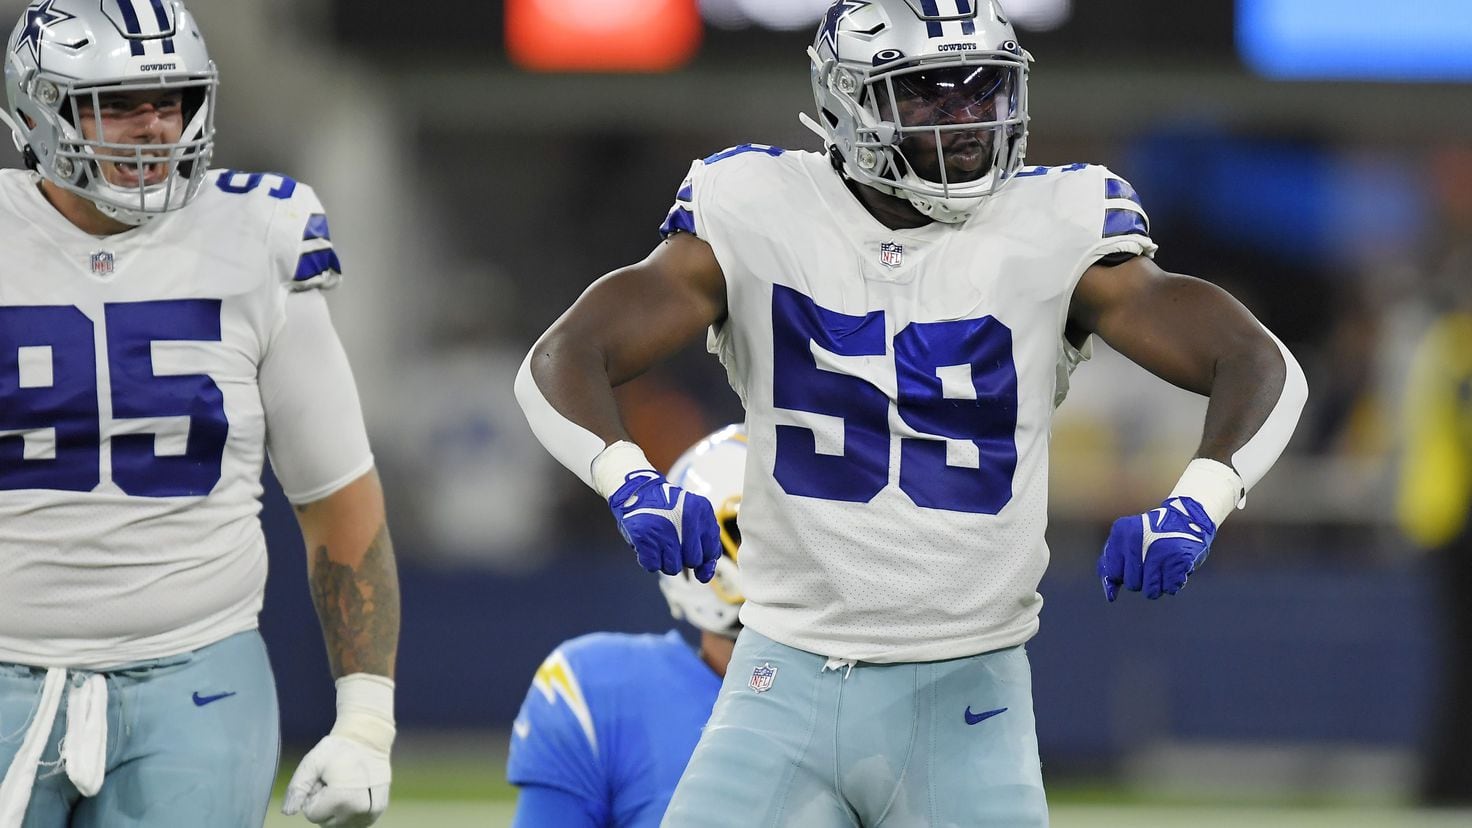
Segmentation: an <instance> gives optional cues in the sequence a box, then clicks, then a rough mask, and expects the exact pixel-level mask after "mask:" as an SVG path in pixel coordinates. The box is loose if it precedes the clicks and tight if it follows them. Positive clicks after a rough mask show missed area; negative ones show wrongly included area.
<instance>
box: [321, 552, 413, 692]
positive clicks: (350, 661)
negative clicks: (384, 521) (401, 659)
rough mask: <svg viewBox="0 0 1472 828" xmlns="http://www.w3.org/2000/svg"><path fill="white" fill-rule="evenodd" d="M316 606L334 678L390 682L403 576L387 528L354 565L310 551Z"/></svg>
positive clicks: (396, 642)
mask: <svg viewBox="0 0 1472 828" xmlns="http://www.w3.org/2000/svg"><path fill="white" fill-rule="evenodd" d="M311 582H312V603H313V604H315V605H316V607H317V617H318V618H319V619H321V621H322V637H323V638H324V639H326V641H327V658H328V660H329V661H330V662H331V664H332V675H333V676H334V677H335V678H341V677H343V676H346V675H350V674H352V673H373V674H375V675H380V676H389V677H392V676H393V674H394V659H395V654H396V652H397V650H398V646H399V575H398V571H397V569H396V567H395V565H394V549H393V542H392V541H391V540H389V536H388V527H387V526H380V527H379V529H378V534H377V535H375V536H374V538H373V542H372V543H370V544H368V551H367V552H365V553H363V560H362V561H361V562H360V563H358V564H357V565H356V566H354V565H351V564H346V563H340V562H337V561H334V560H332V558H331V556H329V555H328V552H327V547H326V546H319V547H317V548H316V549H315V550H313V551H312V575H311Z"/></svg>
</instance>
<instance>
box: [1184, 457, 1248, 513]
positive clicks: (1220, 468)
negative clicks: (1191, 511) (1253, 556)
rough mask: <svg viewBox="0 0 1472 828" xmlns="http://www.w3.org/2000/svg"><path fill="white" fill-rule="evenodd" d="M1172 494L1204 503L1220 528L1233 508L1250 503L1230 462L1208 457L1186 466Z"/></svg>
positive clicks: (1197, 459)
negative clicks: (1228, 463) (1229, 464)
mask: <svg viewBox="0 0 1472 828" xmlns="http://www.w3.org/2000/svg"><path fill="white" fill-rule="evenodd" d="M1170 496H1171V497H1189V498H1191V499H1192V500H1195V501H1196V502H1197V503H1200V504H1201V507H1202V508H1203V509H1205V510H1206V514H1207V515H1208V516H1210V517H1211V522H1212V523H1215V524H1216V525H1217V528H1218V529H1220V528H1221V525H1222V521H1224V520H1226V519H1227V516H1228V515H1230V514H1232V510H1233V509H1240V508H1242V507H1243V506H1245V505H1247V492H1246V487H1245V486H1243V485H1242V478H1241V477H1240V476H1239V475H1238V474H1237V472H1235V471H1233V470H1232V467H1231V466H1228V465H1227V464H1226V463H1222V462H1219V461H1216V460H1209V459H1207V458H1205V457H1198V458H1196V459H1195V460H1192V461H1191V462H1190V464H1189V465H1187V466H1186V471H1185V472H1184V473H1183V474H1182V475H1181V479H1180V480H1178V481H1176V487H1175V488H1174V489H1171V492H1170Z"/></svg>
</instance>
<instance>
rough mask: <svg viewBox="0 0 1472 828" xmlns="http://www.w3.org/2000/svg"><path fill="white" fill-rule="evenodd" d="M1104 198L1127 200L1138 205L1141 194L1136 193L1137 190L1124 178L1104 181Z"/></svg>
mask: <svg viewBox="0 0 1472 828" xmlns="http://www.w3.org/2000/svg"><path fill="white" fill-rule="evenodd" d="M1104 197H1105V198H1127V199H1129V200H1130V201H1133V202H1134V203H1136V204H1139V203H1140V195H1139V193H1136V192H1135V188H1134V187H1132V186H1130V183H1129V182H1128V181H1125V180H1124V179H1123V178H1106V179H1104ZM1141 206H1144V205H1141Z"/></svg>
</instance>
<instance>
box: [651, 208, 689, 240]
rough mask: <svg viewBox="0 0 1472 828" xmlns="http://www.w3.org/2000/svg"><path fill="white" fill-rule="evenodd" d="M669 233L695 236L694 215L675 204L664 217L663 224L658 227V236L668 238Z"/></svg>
mask: <svg viewBox="0 0 1472 828" xmlns="http://www.w3.org/2000/svg"><path fill="white" fill-rule="evenodd" d="M671 233H689V234H690V235H692V236H694V235H696V233H695V214H694V213H692V212H690V211H689V210H687V209H685V208H684V207H681V206H680V205H678V204H676V205H675V207H674V209H672V210H670V214H669V215H668V216H665V218H664V224H661V225H660V226H659V234H660V235H661V236H668V235H670V234H671Z"/></svg>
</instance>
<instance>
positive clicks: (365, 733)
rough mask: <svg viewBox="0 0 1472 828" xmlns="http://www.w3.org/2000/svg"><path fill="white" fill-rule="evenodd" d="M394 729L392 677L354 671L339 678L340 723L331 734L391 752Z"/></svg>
mask: <svg viewBox="0 0 1472 828" xmlns="http://www.w3.org/2000/svg"><path fill="white" fill-rule="evenodd" d="M394 733H395V729H394V680H393V679H391V678H387V677H385V676H376V675H373V674H372V673H353V674H352V675H348V676H343V677H342V678H340V679H338V680H337V723H336V724H334V725H333V726H332V735H334V736H341V737H343V738H346V739H352V740H353V741H355V742H359V743H362V744H364V745H367V746H368V747H370V748H373V749H374V750H377V751H380V752H382V753H388V752H389V749H390V748H392V747H393V744H394Z"/></svg>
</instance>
